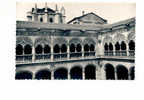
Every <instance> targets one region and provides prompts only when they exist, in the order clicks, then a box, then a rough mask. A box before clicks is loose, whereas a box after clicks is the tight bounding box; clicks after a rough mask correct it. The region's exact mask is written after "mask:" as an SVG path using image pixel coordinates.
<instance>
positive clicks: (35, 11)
mask: <svg viewBox="0 0 144 100" xmlns="http://www.w3.org/2000/svg"><path fill="white" fill-rule="evenodd" d="M34 13H37V4H36V3H35V8H34Z"/></svg>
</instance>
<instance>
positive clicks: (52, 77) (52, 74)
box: [51, 69, 54, 80]
mask: <svg viewBox="0 0 144 100" xmlns="http://www.w3.org/2000/svg"><path fill="white" fill-rule="evenodd" d="M51 80H54V70H53V69H52V70H51Z"/></svg>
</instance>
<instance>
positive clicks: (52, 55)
mask: <svg viewBox="0 0 144 100" xmlns="http://www.w3.org/2000/svg"><path fill="white" fill-rule="evenodd" d="M53 42H54V36H51V61H53V59H54V52H53V47H54V43H53Z"/></svg>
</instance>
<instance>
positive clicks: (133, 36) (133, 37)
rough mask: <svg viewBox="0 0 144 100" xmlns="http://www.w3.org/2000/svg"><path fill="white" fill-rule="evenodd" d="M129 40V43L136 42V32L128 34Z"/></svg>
mask: <svg viewBox="0 0 144 100" xmlns="http://www.w3.org/2000/svg"><path fill="white" fill-rule="evenodd" d="M127 40H128V43H129V41H130V40H133V41H135V33H134V32H130V33H129V34H128V37H127Z"/></svg>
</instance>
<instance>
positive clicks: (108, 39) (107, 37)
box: [103, 35, 112, 45]
mask: <svg viewBox="0 0 144 100" xmlns="http://www.w3.org/2000/svg"><path fill="white" fill-rule="evenodd" d="M109 42H112V37H110V36H109V35H106V36H105V38H104V39H103V45H104V44H105V43H109Z"/></svg>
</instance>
